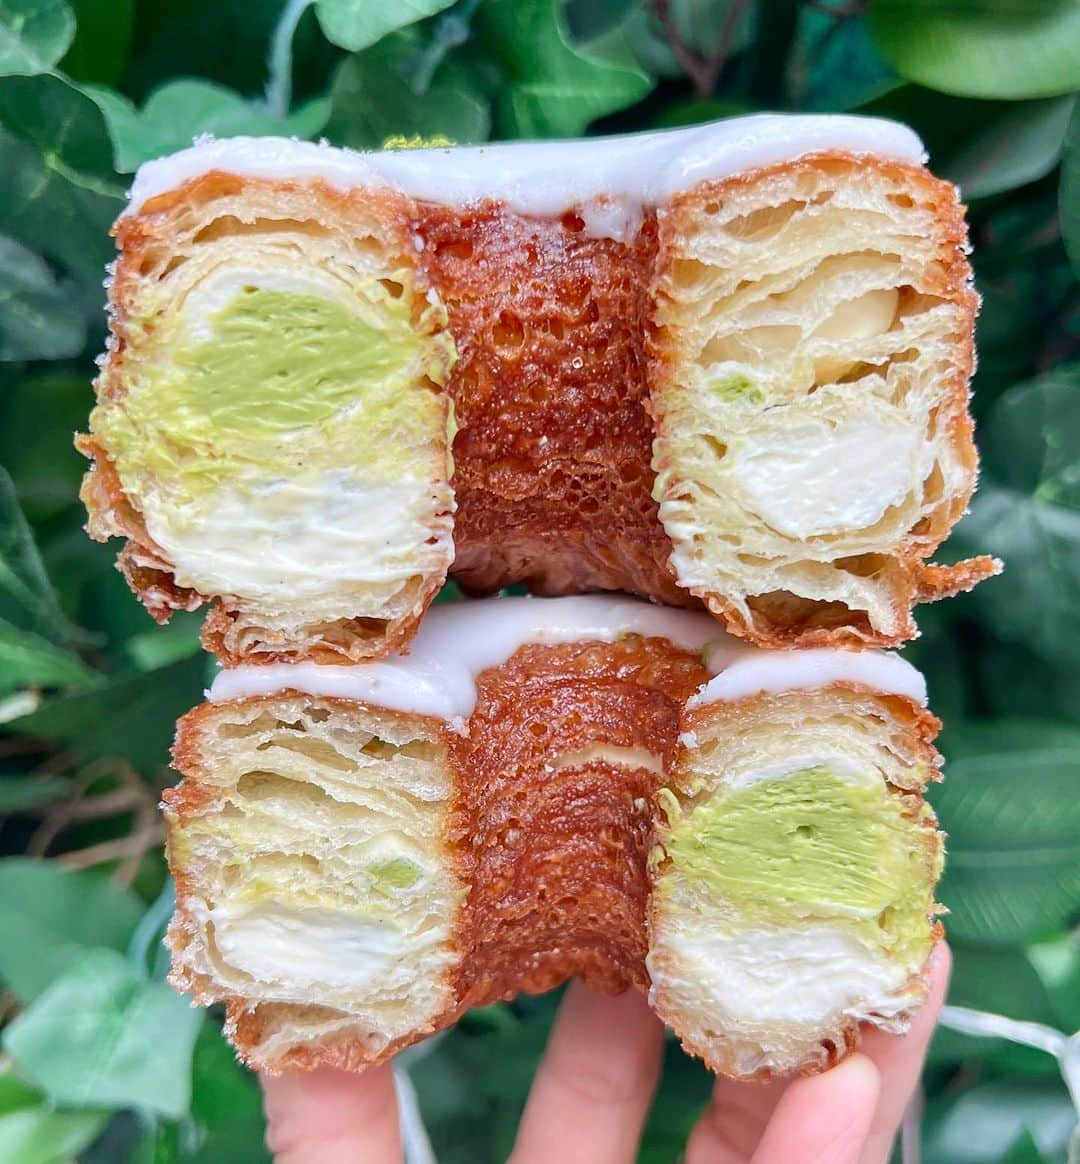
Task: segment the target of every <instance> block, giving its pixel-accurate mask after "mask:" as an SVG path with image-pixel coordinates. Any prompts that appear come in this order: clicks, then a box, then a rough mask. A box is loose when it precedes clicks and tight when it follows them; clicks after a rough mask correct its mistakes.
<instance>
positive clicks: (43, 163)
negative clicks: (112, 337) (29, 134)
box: [0, 82, 123, 328]
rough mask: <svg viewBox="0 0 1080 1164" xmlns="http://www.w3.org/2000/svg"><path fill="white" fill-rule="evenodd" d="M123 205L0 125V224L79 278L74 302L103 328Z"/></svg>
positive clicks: (108, 147) (104, 141)
mask: <svg viewBox="0 0 1080 1164" xmlns="http://www.w3.org/2000/svg"><path fill="white" fill-rule="evenodd" d="M0 85H2V82H0ZM99 128H100V130H101V139H100V144H101V146H102V148H103V149H104V150H105V151H106V153H107V154H108V155H109V156H111V154H112V144H111V142H110V141H109V137H108V134H107V133H106V132H105V123H104V120H102V121H101V123H100V127H99ZM122 206H123V203H122V202H121V200H120V198H119V197H111V196H107V195H102V194H100V193H97V192H92V191H89V190H86V189H84V188H83V187H82V186H80V185H79V184H77V183H73V182H71V181H69V180H68V179H67V177H65V176H64V175H63V174H62V173H60V172H59V171H58V170H57V169H56V168H55V167H54V166H53V165H52V164H51V163H50V162H49V161H48V160H47V159H46V158H45V157H44V156H43V155H42V153H41V152H40V151H39V150H38V149H36V148H35V147H34V146H32V145H30V144H28V143H26V142H23V141H19V140H18V139H16V138H14V137H12V136H11V135H10V134H8V133H6V132H4V130H3V129H2V127H0V230H3V231H4V232H5V233H6V234H9V235H11V237H13V238H16V239H18V240H19V242H21V243H23V245H24V246H27V247H30V248H31V249H32V250H35V251H38V252H40V253H41V254H43V255H45V256H47V257H48V258H50V259H52V260H53V261H54V262H57V263H60V264H61V265H63V266H64V267H66V268H67V269H68V270H69V271H70V272H71V273H72V274H73V275H74V276H75V277H76V278H78V280H79V282H80V285H81V287H82V290H81V292H80V295H79V300H78V302H77V303H76V304H75V305H74V306H75V307H80V306H81V307H83V308H84V311H85V314H86V315H87V316H88V317H89V313H90V312H91V311H92V312H93V314H94V318H95V320H96V321H97V326H98V327H99V328H101V327H102V326H103V325H102V319H103V312H102V307H103V306H104V303H105V294H104V292H103V291H102V288H101V281H102V278H103V277H104V275H105V264H106V262H108V261H109V260H110V259H111V258H113V256H114V253H115V252H114V249H113V246H112V243H111V242H110V241H109V234H108V231H109V226H110V224H111V223H112V220H113V219H114V218H115V217H116V215H117V214H118V213H119V212H120V210H121V209H122ZM70 308H71V305H69V310H70Z"/></svg>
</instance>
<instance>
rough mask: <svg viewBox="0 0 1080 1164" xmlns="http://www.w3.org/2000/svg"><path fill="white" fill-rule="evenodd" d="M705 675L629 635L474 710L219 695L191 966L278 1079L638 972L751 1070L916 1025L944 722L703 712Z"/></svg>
mask: <svg viewBox="0 0 1080 1164" xmlns="http://www.w3.org/2000/svg"><path fill="white" fill-rule="evenodd" d="M707 678H708V673H707V671H706V669H705V667H704V666H703V664H702V662H701V659H700V658H699V657H698V656H697V655H696V654H694V653H693V652H690V651H687V650H683V649H680V648H677V647H674V646H673V645H672V644H671V643H670V642H668V641H667V640H663V639H655V638H653V639H642V638H638V637H636V636H630V637H628V638H625V639H624V640H622V641H620V642H616V643H597V642H580V643H569V644H563V645H559V646H544V645H537V644H533V645H527V646H524V647H522V648H520V649H519V650H518V651H517V652H516V653H515V654H514V655H513V656H512V657H511V658H510V659H509V660H508V661H507V662H506V663H504V664H502V665H500V666H497V667H493V668H491V669H489V670H487V671H485V672H483V673H482V674H481V675H480V677H479V680H478V685H477V703H476V707H475V710H474V711H473V713H472V715H471V716H470V717H469V719H468V721H467V723H466V724H465V725H464V726H463V725H461V724H458V725H456V727H457V730H455V729H454V728H452V727H451V726H450V725H449V724H447V723H446V722H443V721H440V720H438V719H435V718H430V717H425V716H421V715H416V714H413V713H405V712H400V711H389V710H387V709H385V708H379V707H377V706H374V705H372V704H370V703H360V702H356V701H353V700H346V699H339V698H331V697H326V696H311V695H305V694H302V693H300V692H297V691H283V692H282V693H280V694H278V695H271V696H260V697H252V698H247V699H235V700H231V701H225V702H221V703H207V704H204V705H203V706H201V707H199V708H197V709H196V710H195V711H193V712H191V713H190V714H189V715H188V716H186V717H185V718H184V719H183V720H182V721H181V723H180V727H179V732H178V736H177V742H176V747H175V751H174V760H175V764H176V767H177V768H178V769H179V771H180V772H181V773H183V775H184V777H185V779H184V780H183V781H182V782H181V783H180V784H179V785H178V786H177V787H176V788H175V789H172V790H170V791H169V792H168V793H166V805H165V807H166V818H167V822H168V828H169V858H170V864H171V866H172V869H173V873H174V875H175V877H176V885H177V913H176V916H175V918H174V920H173V923H172V926H171V928H170V931H169V943H170V945H171V948H172V952H173V971H172V981H173V982H174V984H175V985H177V986H178V987H179V988H180V989H183V990H186V991H190V992H191V993H192V994H193V995H194V997H195V999H196V1000H197V1001H198V1002H200V1003H202V1004H208V1003H211V1002H219V1001H220V1002H224V1003H225V1005H226V1009H227V1015H228V1024H227V1028H226V1029H227V1033H228V1034H229V1037H230V1038H231V1039H232V1041H233V1043H234V1045H235V1046H236V1048H237V1051H238V1053H239V1054H240V1056H241V1057H242V1058H243V1059H244V1060H245V1061H246V1062H248V1063H249V1064H251V1065H252V1066H255V1067H258V1068H260V1069H264V1070H270V1071H278V1070H282V1069H287V1068H311V1067H315V1066H318V1065H321V1064H327V1065H332V1066H336V1067H341V1068H345V1069H348V1070H357V1069H360V1068H362V1067H365V1066H367V1065H370V1064H372V1063H376V1062H379V1061H382V1060H383V1059H385V1058H386V1057H388V1056H389V1055H391V1054H393V1053H394V1052H395V1051H397V1050H399V1049H401V1048H402V1047H404V1046H407V1045H409V1044H410V1043H413V1042H415V1041H417V1040H419V1039H421V1038H423V1037H425V1036H426V1035H427V1034H429V1033H431V1032H432V1031H435V1030H439V1029H442V1028H444V1027H446V1026H447V1025H449V1024H451V1023H452V1022H454V1021H455V1020H456V1019H457V1018H458V1017H459V1016H460V1015H461V1014H462V1013H463V1012H464V1011H465V1010H466V1009H467V1008H468V1007H471V1006H479V1005H484V1004H486V1003H490V1002H493V1001H496V1000H499V999H509V998H513V997H514V996H515V995H516V994H517V993H519V992H521V991H542V990H547V989H550V988H552V987H554V986H556V985H558V984H559V983H560V982H562V981H564V980H565V979H566V978H568V977H569V976H571V975H580V976H581V977H582V978H584V979H585V981H587V982H588V983H589V984H590V985H591V986H593V987H594V988H595V989H598V990H602V991H607V992H617V991H621V990H623V989H626V988H635V989H639V990H642V991H646V992H648V993H649V995H650V998H651V1000H652V1002H653V1005H654V1006H655V1007H656V1009H657V1011H658V1013H659V1014H660V1015H661V1016H662V1017H663V1018H664V1020H665V1021H666V1022H667V1023H668V1024H669V1025H670V1026H671V1027H672V1029H673V1030H674V1031H675V1032H676V1033H677V1034H678V1035H679V1037H680V1038H681V1039H682V1041H683V1042H684V1044H685V1045H686V1047H687V1048H688V1049H689V1050H690V1051H691V1052H692V1053H694V1054H696V1055H699V1056H701V1057H702V1058H703V1059H704V1060H705V1061H706V1062H707V1063H708V1064H709V1066H710V1067H712V1068H713V1069H715V1070H717V1071H721V1072H723V1073H725V1074H729V1075H732V1076H736V1077H748V1076H770V1075H781V1074H785V1073H788V1072H791V1071H798V1070H801V1071H815V1070H819V1069H821V1068H823V1067H825V1066H827V1065H829V1064H830V1063H833V1062H835V1061H836V1060H837V1059H838V1058H839V1057H841V1056H842V1055H843V1054H844V1053H846V1051H847V1050H849V1049H850V1048H851V1047H853V1046H854V1045H855V1044H856V1043H857V1040H858V1026H859V1023H860V1022H863V1021H867V1022H870V1023H873V1024H876V1025H878V1026H882V1027H885V1028H886V1029H889V1030H901V1029H903V1028H904V1027H905V1025H906V1023H907V1021H908V1018H909V1017H910V1014H911V1012H912V1010H913V1009H914V1008H915V1007H917V1006H918V1004H919V1002H920V1001H921V999H922V997H923V995H924V993H925V983H924V978H923V975H924V968H925V962H926V958H927V956H928V954H929V952H930V949H931V946H932V944H933V941H934V940H935V939H936V937H937V935H938V932H939V927H938V926H937V924H936V922H935V921H934V914H935V912H936V906H935V905H934V901H933V888H934V884H935V882H936V879H937V876H938V874H939V872H940V853H941V837H940V834H939V833H938V832H937V830H936V827H935V821H934V818H933V814H932V813H931V812H930V810H929V808H928V807H927V806H926V805H925V804H924V802H923V800H922V793H923V790H924V788H925V785H926V783H927V781H929V780H931V779H936V778H937V770H938V765H939V763H940V758H939V757H938V755H937V753H936V752H935V750H934V748H933V745H932V739H933V736H934V734H935V732H936V729H937V721H936V720H935V719H934V718H933V717H932V716H931V715H929V714H928V713H927V712H925V711H924V710H922V709H921V708H920V707H919V706H918V705H917V704H915V703H914V702H913V701H912V700H911V699H908V698H906V697H903V696H897V695H888V694H884V693H881V692H877V691H873V690H870V689H868V688H865V687H860V686H858V685H854V684H844V683H832V684H829V685H827V686H824V687H820V688H816V689H815V688H811V689H809V690H797V691H787V692H778V693H774V694H766V693H762V694H759V695H755V696H749V697H746V698H742V699H738V700H736V701H734V702H731V703H724V704H722V703H711V704H705V705H704V706H700V707H692V708H688V707H687V701H688V699H689V698H690V697H691V696H692V695H693V693H694V692H695V691H696V690H698V689H699V688H700V686H701V685H702V684H703V683H704V682H705V681H706V679H707ZM790 837H794V838H797V840H796V841H793V842H791V843H789V840H788V839H786V838H790ZM770 846H771V847H770ZM835 868H843V869H847V870H854V872H851V873H850V874H849V875H845V877H843V878H841V879H840V881H838V882H837V881H835V874H834V869H835ZM762 879H764V880H762ZM834 882H835V883H834ZM702 943H705V945H704V946H702ZM710 943H711V945H710ZM807 948H809V954H808V953H807ZM815 951H816V954H815ZM808 965H810V966H813V967H815V972H814V974H813V976H812V980H811V982H810V986H809V988H808V989H807V991H806V992H805V993H804V994H803V996H802V997H803V999H804V1001H803V1003H802V1004H801V1005H800V1006H799V1007H797V1008H795V1009H792V1006H791V1005H790V997H791V991H790V990H789V989H788V986H787V983H786V981H785V975H786V973H787V972H788V971H789V970H791V971H794V970H799V971H801V972H803V973H805V968H806V967H807V966H808ZM731 983H739V989H738V990H737V991H735V992H733V991H732V990H731V989H730V988H729V985H730V984H731ZM740 999H742V1001H740Z"/></svg>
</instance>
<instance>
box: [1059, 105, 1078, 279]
mask: <svg viewBox="0 0 1080 1164" xmlns="http://www.w3.org/2000/svg"><path fill="white" fill-rule="evenodd" d="M1058 204H1059V209H1060V212H1061V238H1062V241H1063V242H1064V243H1065V250H1066V251H1067V252H1068V254H1069V262H1070V263H1071V264H1072V269H1073V273H1074V274H1075V275H1076V277H1077V278H1078V279H1080V107H1078V108H1077V109H1075V110H1074V111H1073V115H1072V120H1071V121H1070V122H1069V131H1068V134H1067V135H1066V138H1065V151H1064V158H1063V160H1062V165H1061V193H1060V198H1059V201H1058Z"/></svg>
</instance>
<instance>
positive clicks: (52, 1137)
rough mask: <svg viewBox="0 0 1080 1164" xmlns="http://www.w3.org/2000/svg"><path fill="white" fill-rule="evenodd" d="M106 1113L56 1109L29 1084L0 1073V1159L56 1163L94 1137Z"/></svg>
mask: <svg viewBox="0 0 1080 1164" xmlns="http://www.w3.org/2000/svg"><path fill="white" fill-rule="evenodd" d="M107 1119H108V1116H106V1115H104V1114H101V1113H98V1112H58V1111H53V1110H51V1109H50V1108H48V1107H46V1106H45V1105H44V1104H43V1103H42V1101H41V1096H40V1095H39V1094H38V1093H37V1092H36V1091H34V1090H33V1089H32V1088H28V1087H26V1085H25V1084H23V1083H21V1082H19V1081H18V1080H15V1079H13V1078H12V1076H10V1075H0V1160H6V1161H10V1162H11V1164H60V1162H61V1161H67V1160H70V1159H72V1158H73V1157H74V1156H75V1155H76V1154H77V1153H79V1152H81V1151H82V1150H83V1148H85V1147H87V1145H89V1144H90V1143H91V1141H92V1140H94V1139H95V1138H96V1137H97V1135H98V1133H99V1132H100V1131H101V1129H102V1128H103V1127H104V1126H105V1122H106V1120H107Z"/></svg>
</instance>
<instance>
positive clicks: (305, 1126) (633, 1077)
mask: <svg viewBox="0 0 1080 1164" xmlns="http://www.w3.org/2000/svg"><path fill="white" fill-rule="evenodd" d="M949 968H950V957H949V950H948V947H947V946H946V945H945V943H944V942H942V943H940V944H939V945H938V946H937V948H936V949H935V951H934V953H933V955H932V958H931V973H930V997H929V998H928V999H927V1002H926V1004H925V1005H924V1006H923V1007H922V1008H921V1009H920V1010H919V1012H918V1014H917V1015H916V1016H915V1020H914V1022H913V1023H912V1026H911V1030H910V1031H909V1032H908V1033H907V1034H906V1035H902V1036H896V1035H886V1034H884V1033H883V1032H881V1031H877V1030H867V1031H866V1032H865V1033H864V1035H863V1039H862V1046H861V1048H860V1050H859V1051H858V1052H857V1053H855V1054H853V1055H849V1056H848V1057H847V1058H846V1059H845V1060H844V1061H843V1062H842V1063H840V1064H839V1065H838V1066H836V1067H834V1068H833V1069H832V1070H831V1071H827V1072H825V1073H824V1074H821V1075H814V1076H810V1077H808V1078H800V1079H795V1080H779V1081H777V1082H775V1083H766V1084H759V1083H735V1082H733V1081H731V1080H727V1079H720V1080H717V1083H716V1086H715V1088H714V1089H713V1097H712V1101H711V1102H710V1104H709V1106H708V1107H707V1108H706V1109H705V1111H704V1113H703V1114H702V1116H701V1119H700V1120H699V1121H698V1123H697V1125H696V1127H695V1128H694V1130H693V1132H692V1133H691V1134H690V1140H689V1142H688V1143H687V1146H686V1154H685V1157H684V1159H685V1164H747V1162H749V1164H886V1162H887V1160H888V1158H889V1154H890V1152H891V1150H892V1144H893V1141H894V1139H895V1137H896V1133H897V1130H898V1128H899V1127H900V1121H901V1118H902V1117H903V1114H904V1109H905V1108H906V1107H907V1104H908V1101H909V1100H910V1098H911V1095H912V1093H913V1092H914V1090H915V1087H916V1085H917V1083H918V1080H919V1074H920V1072H921V1070H922V1065H923V1060H924V1059H925V1057H926V1048H927V1045H928V1044H929V1042H930V1035H931V1033H932V1032H933V1029H934V1024H935V1022H936V1021H937V1015H938V1011H939V1010H940V1009H941V1004H942V1002H943V1001H944V998H945V990H946V986H947V984H948V979H949ZM663 1045H664V1032H663V1027H662V1026H661V1024H660V1022H659V1020H658V1019H657V1018H656V1016H655V1015H654V1014H653V1013H652V1011H650V1010H649V1008H648V1006H647V1005H646V1003H645V1000H644V998H643V997H642V996H641V995H640V994H638V992H637V991H627V992H626V993H625V994H622V995H619V996H618V997H617V998H608V997H604V996H601V995H596V994H593V993H592V992H591V991H589V990H588V989H587V988H586V987H584V986H582V984H581V983H580V982H574V983H572V984H571V986H570V988H569V990H568V991H567V993H566V998H565V999H564V1001H563V1003H562V1006H561V1007H560V1009H559V1015H558V1018H557V1019H556V1022H555V1025H554V1027H553V1028H552V1032H551V1038H550V1040H549V1042H548V1047H547V1051H546V1053H545V1055H544V1058H543V1061H542V1062H541V1064H540V1068H539V1070H538V1071H537V1074H536V1079H535V1080H534V1081H533V1086H532V1090H531V1092H530V1093H529V1099H528V1103H527V1104H526V1107H525V1112H524V1114H523V1115H522V1118H521V1125H520V1127H519V1128H518V1135H517V1142H516V1144H515V1145H514V1152H513V1155H512V1156H511V1160H510V1164H552V1161H558V1164H630V1162H632V1161H633V1160H634V1159H635V1158H636V1156H637V1150H638V1143H639V1140H640V1136H641V1129H642V1127H643V1125H644V1123H645V1118H646V1116H647V1115H648V1111H649V1105H650V1103H651V1102H652V1097H653V1093H654V1091H655V1090H656V1084H657V1080H658V1078H659V1074H660V1064H661V1059H662V1056H663ZM262 1082H263V1090H264V1094H265V1099H266V1115H267V1120H268V1131H267V1143H268V1145H269V1147H270V1150H271V1151H272V1152H273V1153H274V1158H275V1161H276V1164H399V1162H400V1161H401V1159H402V1153H401V1142H400V1137H399V1132H398V1115H397V1102H396V1098H395V1094H394V1081H393V1074H392V1072H391V1068H390V1065H389V1064H384V1065H383V1066H381V1067H376V1068H374V1069H373V1070H370V1071H367V1072H365V1073H364V1074H363V1075H349V1074H345V1073H343V1072H338V1071H328V1070H322V1071H314V1072H311V1073H309V1074H296V1075H282V1076H277V1077H270V1076H267V1077H264V1078H263V1081H262Z"/></svg>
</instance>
